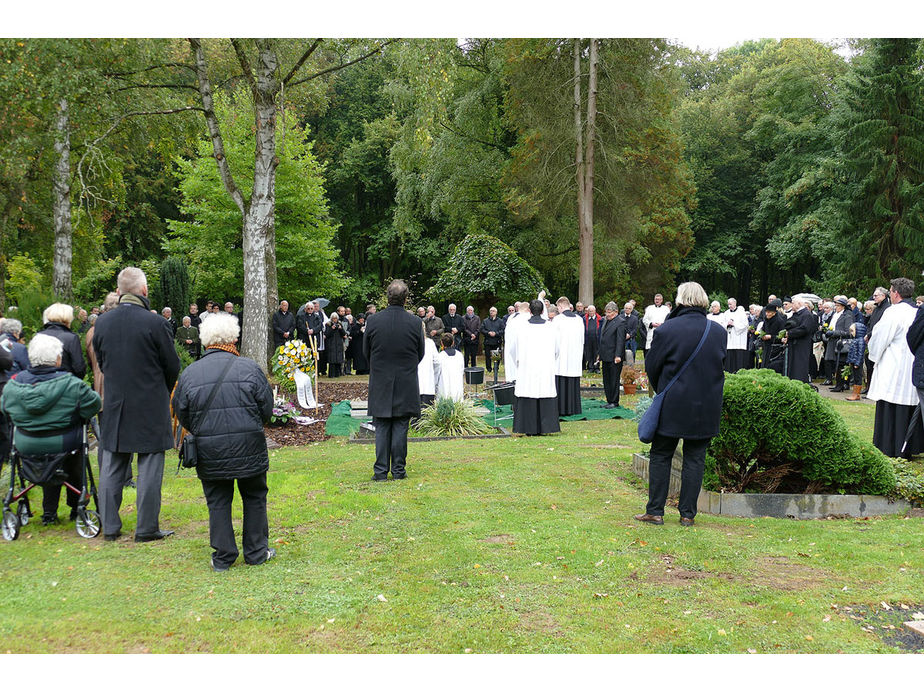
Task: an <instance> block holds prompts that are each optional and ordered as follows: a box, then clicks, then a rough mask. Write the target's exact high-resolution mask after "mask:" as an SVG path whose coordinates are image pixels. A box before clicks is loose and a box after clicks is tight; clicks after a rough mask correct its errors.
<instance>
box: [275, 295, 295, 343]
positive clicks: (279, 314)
mask: <svg viewBox="0 0 924 693" xmlns="http://www.w3.org/2000/svg"><path fill="white" fill-rule="evenodd" d="M294 338H295V316H294V315H292V313H290V312H289V302H288V301H280V302H279V310H277V311H276V312H275V313H273V347H274V348H276V349H278V348H279V347H281V346H282V345H283V344H285V343H286V342H288V341H289V340H290V339H294Z"/></svg>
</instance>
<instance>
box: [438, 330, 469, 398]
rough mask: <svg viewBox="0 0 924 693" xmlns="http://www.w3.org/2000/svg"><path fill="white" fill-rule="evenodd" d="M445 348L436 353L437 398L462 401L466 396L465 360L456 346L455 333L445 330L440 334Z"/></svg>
mask: <svg viewBox="0 0 924 693" xmlns="http://www.w3.org/2000/svg"><path fill="white" fill-rule="evenodd" d="M440 341H441V342H442V345H443V349H442V351H440V353H438V354H437V355H436V368H435V369H434V370H435V372H436V398H437V399H438V400H440V399H443V398H444V397H445V398H447V399H454V400H456V401H457V402H461V401H462V399H463V398H464V397H465V361H464V360H463V359H462V352H461V351H459V350H458V349H456V348H455V338H454V335H452V334H450V333H448V332H444V333H443V334H442V335H441V336H440Z"/></svg>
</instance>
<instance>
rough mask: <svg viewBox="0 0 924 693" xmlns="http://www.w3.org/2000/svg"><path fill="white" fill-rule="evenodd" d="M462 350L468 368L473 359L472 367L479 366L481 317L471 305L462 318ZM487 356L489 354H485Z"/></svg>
mask: <svg viewBox="0 0 924 693" xmlns="http://www.w3.org/2000/svg"><path fill="white" fill-rule="evenodd" d="M462 334H463V339H462V344H463V349H462V352H463V354H464V356H465V367H466V368H468V364H469V361H471V364H472V366H471V367H472V368H476V367H477V366H478V338H479V337H480V336H481V318H479V317H478V316H477V315H475V309H474V308H473V307H472V306H469V307H468V308H466V309H465V316H464V317H463V318H462ZM485 356H486V357H487V354H485Z"/></svg>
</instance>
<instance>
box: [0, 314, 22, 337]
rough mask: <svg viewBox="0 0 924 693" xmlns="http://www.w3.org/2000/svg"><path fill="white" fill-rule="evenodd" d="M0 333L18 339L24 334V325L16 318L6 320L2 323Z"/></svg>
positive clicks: (0, 322)
mask: <svg viewBox="0 0 924 693" xmlns="http://www.w3.org/2000/svg"><path fill="white" fill-rule="evenodd" d="M0 331H2V332H9V333H10V334H11V335H13V336H16V337H18V336H19V335H20V334H21V333H22V323H21V322H20V321H19V320H17V319H16V318H4V319H3V320H2V321H0Z"/></svg>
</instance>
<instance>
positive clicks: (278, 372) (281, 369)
mask: <svg viewBox="0 0 924 693" xmlns="http://www.w3.org/2000/svg"><path fill="white" fill-rule="evenodd" d="M297 370H298V371H301V372H302V373H307V374H308V375H310V376H314V373H315V362H314V355H313V354H312V352H311V348H310V347H309V346H308V345H307V344H305V342H303V341H302V340H300V339H292V340H290V341H288V342H286V343H285V344H283V345H282V346H280V347H278V348H277V349H276V351H275V353H273V375H275V376H276V379H277V380H278V381H279V384H280V385H281V386H282V387H283V389H285V390H286V391H288V392H295V371H297Z"/></svg>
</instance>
